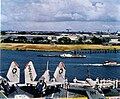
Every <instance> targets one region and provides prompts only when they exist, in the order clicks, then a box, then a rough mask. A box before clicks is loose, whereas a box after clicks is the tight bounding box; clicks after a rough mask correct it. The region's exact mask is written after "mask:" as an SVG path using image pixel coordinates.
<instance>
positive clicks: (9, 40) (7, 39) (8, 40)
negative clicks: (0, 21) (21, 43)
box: [2, 37, 13, 43]
mask: <svg viewBox="0 0 120 99" xmlns="http://www.w3.org/2000/svg"><path fill="white" fill-rule="evenodd" d="M2 42H4V43H12V42H13V41H12V40H11V37H8V38H6V39H4V40H2Z"/></svg>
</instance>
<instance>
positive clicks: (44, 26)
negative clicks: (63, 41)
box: [1, 0, 120, 30]
mask: <svg viewBox="0 0 120 99" xmlns="http://www.w3.org/2000/svg"><path fill="white" fill-rule="evenodd" d="M96 21H97V22H98V23H100V24H101V25H105V28H107V27H108V28H111V27H112V28H116V29H115V30H117V29H120V24H119V22H120V0H2V2H1V22H2V24H1V27H2V29H3V30H10V29H11V30H61V29H63V30H65V29H66V28H71V29H73V30H81V29H82V28H85V27H86V26H83V25H85V23H86V22H90V23H91V24H90V23H89V25H90V26H88V27H86V30H87V28H88V30H89V28H92V29H91V30H95V29H96V30H97V28H99V27H97V26H93V25H92V22H96ZM103 22H107V23H105V24H102V23H103ZM111 22H117V24H115V23H114V24H111ZM72 24H74V25H72ZM100 24H99V25H100ZM61 25H62V26H61ZM91 25H92V26H91ZM99 25H98V26H99ZM107 25H108V26H107ZM112 25H113V26H112ZM81 26H82V28H80V27H81Z"/></svg>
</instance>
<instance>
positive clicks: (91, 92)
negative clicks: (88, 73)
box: [85, 87, 106, 99]
mask: <svg viewBox="0 0 120 99" xmlns="http://www.w3.org/2000/svg"><path fill="white" fill-rule="evenodd" d="M85 89H86V93H87V95H88V98H89V99H106V98H105V96H104V95H102V94H100V93H99V92H98V91H97V90H95V89H93V88H92V87H86V88H85Z"/></svg>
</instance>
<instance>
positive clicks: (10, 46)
mask: <svg viewBox="0 0 120 99" xmlns="http://www.w3.org/2000/svg"><path fill="white" fill-rule="evenodd" d="M0 49H2V50H21V51H22V50H23V51H24V50H28V51H29V50H30V51H56V52H57V51H58V52H59V51H72V50H115V49H116V50H120V46H103V45H95V44H94V45H92V44H67V45H62V44H55V45H50V44H26V43H0Z"/></svg>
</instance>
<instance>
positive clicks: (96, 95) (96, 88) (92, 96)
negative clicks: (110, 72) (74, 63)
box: [68, 77, 117, 99]
mask: <svg viewBox="0 0 120 99" xmlns="http://www.w3.org/2000/svg"><path fill="white" fill-rule="evenodd" d="M73 82H74V83H69V86H74V87H81V88H83V89H80V90H81V91H86V93H87V95H88V97H89V99H105V96H104V94H103V92H102V88H111V87H114V84H115V83H117V81H115V82H113V81H108V80H106V82H105V80H99V79H98V78H97V79H96V80H95V81H93V80H92V79H91V78H87V79H86V80H85V81H81V80H78V79H76V77H75V79H73ZM115 85H116V84H115ZM68 90H69V89H68Z"/></svg>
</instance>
